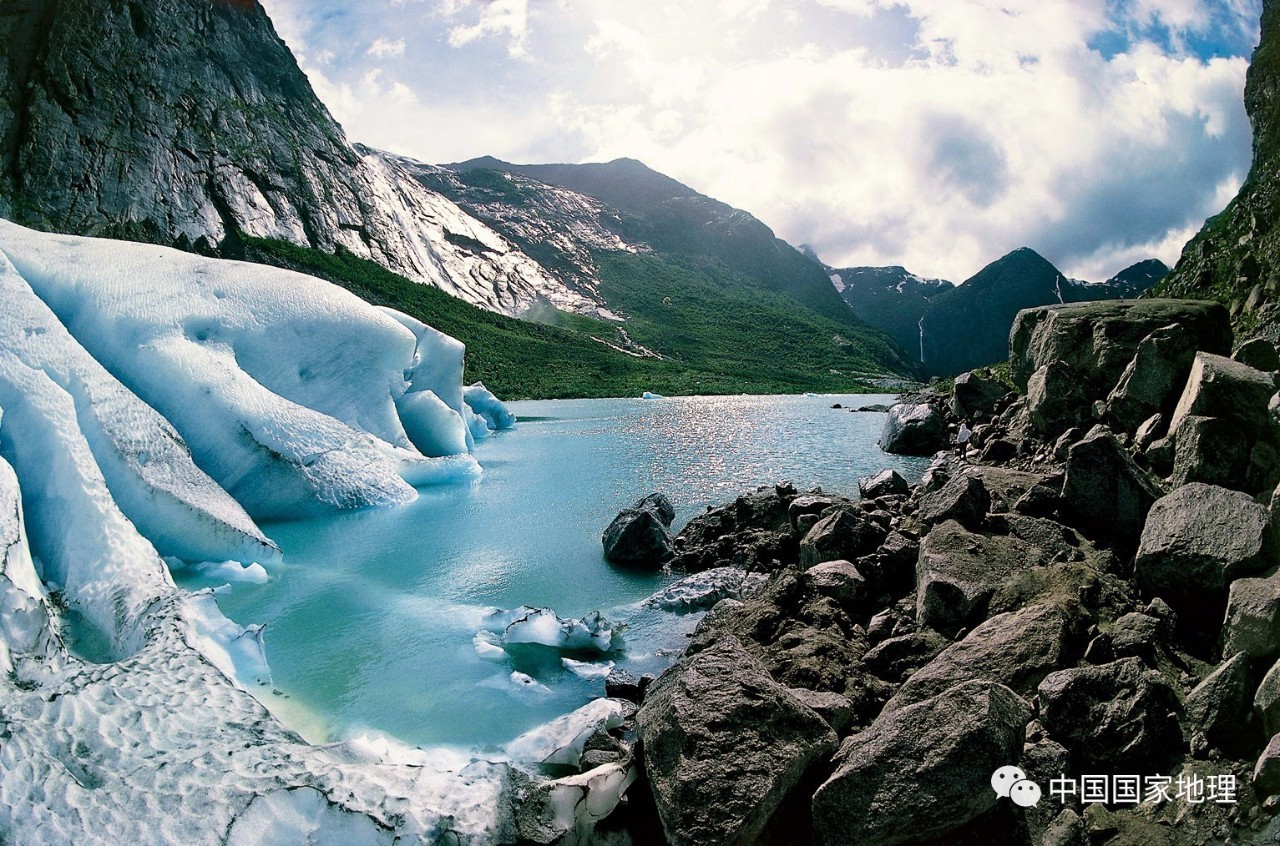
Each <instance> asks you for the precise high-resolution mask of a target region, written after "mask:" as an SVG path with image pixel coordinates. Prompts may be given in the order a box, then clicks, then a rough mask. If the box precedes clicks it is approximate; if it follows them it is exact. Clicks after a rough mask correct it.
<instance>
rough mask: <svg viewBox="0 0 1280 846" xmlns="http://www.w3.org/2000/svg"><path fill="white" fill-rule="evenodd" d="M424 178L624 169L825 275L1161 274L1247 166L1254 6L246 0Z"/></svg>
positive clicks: (324, 90) (380, 142) (350, 127)
mask: <svg viewBox="0 0 1280 846" xmlns="http://www.w3.org/2000/svg"><path fill="white" fill-rule="evenodd" d="M264 5H265V6H266V8H267V11H268V12H269V13H270V14H271V16H272V18H273V20H274V21H275V23H276V27H277V30H278V31H279V32H280V33H281V35H282V37H284V39H285V40H286V42H288V44H289V45H290V47H292V48H293V50H294V52H295V54H297V55H298V57H299V62H300V64H301V65H302V67H303V69H304V70H305V71H306V72H307V74H308V76H309V77H310V78H311V81H312V84H313V85H314V86H315V88H316V90H317V93H318V94H319V95H320V97H321V99H323V100H324V101H325V103H326V105H327V106H328V107H329V109H330V110H331V111H332V112H333V113H334V115H335V116H336V117H337V118H338V119H339V120H340V121H341V122H342V124H343V125H344V126H345V127H346V130H347V134H348V136H349V137H350V138H351V139H352V140H354V141H360V142H363V143H366V144H369V145H371V146H375V147H381V148H383V149H388V150H392V151H394V152H397V153H402V154H406V155H410V156H414V157H416V158H419V159H422V160H424V161H429V162H449V161H458V160H462V159H467V158H472V157H475V156H480V155H486V154H487V155H494V156H497V157H499V158H503V159H507V160H510V161H517V162H548V161H569V162H580V161H606V160H609V159H613V158H617V157H620V156H630V157H633V158H638V159H640V160H641V161H644V162H645V163H646V164H648V165H650V166H651V167H653V168H655V169H657V170H660V171H662V172H664V173H667V174H669V175H671V176H673V177H675V178H677V179H679V180H681V181H683V182H685V183H687V184H689V185H691V186H693V187H694V188H696V189H698V190H700V191H703V192H704V193H707V194H709V195H711V196H714V197H717V198H719V199H722V200H724V201H726V202H729V203H731V204H733V205H736V206H739V207H741V208H745V209H747V210H749V211H751V212H752V213H754V214H755V215H756V216H757V217H759V218H760V219H762V220H763V221H765V222H766V223H767V224H769V225H770V226H772V227H773V228H774V230H775V231H776V232H777V233H778V234H779V235H780V236H781V237H783V238H785V239H787V240H788V241H791V242H792V243H796V244H799V243H804V242H807V243H811V244H812V245H814V247H815V248H816V249H817V250H818V252H819V254H820V255H821V256H822V257H823V258H824V259H825V260H826V261H827V262H828V263H831V264H835V265H853V264H902V265H905V266H906V267H908V268H910V269H911V270H913V271H915V272H917V273H921V274H923V275H929V276H945V277H947V278H951V279H955V280H961V279H964V278H966V277H968V276H969V275H971V274H972V273H974V272H976V271H977V270H978V269H979V268H980V267H981V266H982V265H984V264H985V263H987V262H988V261H991V260H993V259H995V258H997V257H998V256H1000V255H1002V254H1004V253H1005V252H1008V251H1009V250H1012V249H1015V248H1017V247H1020V246H1030V247H1032V248H1034V249H1036V250H1038V251H1040V252H1041V253H1043V254H1044V255H1045V256H1046V257H1048V258H1049V259H1050V260H1052V261H1053V262H1055V263H1056V264H1058V266H1059V267H1061V268H1062V269H1063V270H1064V271H1066V272H1067V273H1069V274H1071V275H1074V276H1078V277H1082V278H1089V279H1101V278H1105V277H1106V276H1109V275H1111V274H1112V273H1115V272H1116V271H1118V270H1120V269H1121V268H1122V267H1124V266H1126V265H1127V264H1129V263H1131V262H1133V261H1138V260H1140V259H1143V258H1147V257H1149V256H1152V255H1154V256H1158V257H1160V258H1162V259H1164V260H1165V261H1167V262H1169V263H1170V264H1172V263H1173V262H1174V261H1175V260H1176V259H1177V256H1178V254H1179V252H1180V250H1181V247H1182V245H1183V244H1184V243H1185V242H1186V240H1187V239H1188V238H1189V237H1190V236H1191V235H1192V234H1193V233H1194V232H1195V231H1196V230H1197V229H1198V228H1199V227H1200V225H1201V223H1202V222H1203V221H1204V219H1205V217H1207V216H1208V215H1210V214H1213V213H1216V212H1217V211H1219V210H1221V208H1222V207H1223V206H1224V205H1225V203H1226V202H1227V201H1228V200H1229V199H1230V198H1231V196H1233V195H1234V193H1235V191H1236V189H1237V188H1238V186H1239V184H1240V182H1241V181H1242V180H1243V179H1244V176H1245V174H1246V173H1247V171H1248V166H1249V144H1250V133H1249V125H1248V121H1247V119H1246V117H1245V114H1244V108H1243V105H1242V101H1241V96H1242V91H1243V86H1244V78H1245V71H1246V69H1247V66H1248V56H1249V54H1250V53H1251V51H1252V49H1253V47H1254V45H1255V44H1256V42H1257V35H1258V16H1259V14H1260V11H1261V3H1260V0H1214V1H1213V2H1206V0H807V2H787V3H782V2H778V0H700V2H699V3H697V4H690V3H687V2H685V3H679V2H667V0H631V1H630V2H621V1H620V0H578V2H574V0H363V2H358V1H357V0H264Z"/></svg>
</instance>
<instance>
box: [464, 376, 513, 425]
mask: <svg viewBox="0 0 1280 846" xmlns="http://www.w3.org/2000/svg"><path fill="white" fill-rule="evenodd" d="M462 397H463V399H464V400H465V401H466V403H467V405H468V406H469V407H470V408H471V411H472V412H473V413H475V415H476V416H478V417H479V418H480V419H481V420H483V421H484V425H485V428H487V429H488V430H489V431H491V432H497V431H501V430H502V429H510V428H511V427H512V426H514V425H516V416H515V415H514V414H512V413H511V411H510V410H509V409H508V408H507V407H506V405H504V404H503V403H502V400H500V399H498V398H497V397H495V396H494V395H493V392H492V391H490V390H489V389H488V388H486V387H485V386H484V382H476V383H475V384H474V385H471V386H469V387H468V388H467V389H466V390H465V391H464V392H463V394H462Z"/></svg>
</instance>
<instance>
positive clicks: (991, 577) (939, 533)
mask: <svg viewBox="0 0 1280 846" xmlns="http://www.w3.org/2000/svg"><path fill="white" fill-rule="evenodd" d="M1043 563H1045V561H1044V553H1043V551H1042V550H1040V549H1039V548H1037V547H1035V546H1032V545H1031V544H1029V543H1026V542H1025V541H1022V540H1019V539H1018V538H1014V537H1002V536H991V535H978V534H974V533H973V532H970V531H968V530H966V529H965V528H964V527H963V526H961V525H960V524H959V523H957V522H955V521H954V520H948V521H947V522H945V523H942V524H940V525H938V526H935V527H934V529H933V530H932V531H930V532H929V534H928V535H926V536H925V538H924V540H923V541H922V542H921V544H920V557H919V559H918V560H917V562H916V618H917V619H918V620H919V622H920V625H922V626H928V627H929V628H932V629H935V630H937V631H939V632H942V633H943V634H945V635H947V636H948V637H950V636H954V635H955V633H956V632H958V631H959V630H960V629H963V628H968V627H970V626H973V625H975V624H977V623H980V622H982V620H983V619H985V617H986V610H987V604H988V603H989V602H990V600H991V596H992V595H993V594H994V593H995V591H996V589H997V588H999V587H1001V586H1002V585H1003V584H1004V583H1005V582H1006V581H1008V580H1009V579H1010V578H1011V577H1012V576H1013V575H1014V574H1015V573H1018V572H1021V571H1023V570H1028V569H1030V568H1032V567H1035V566H1036V565H1038V564H1043Z"/></svg>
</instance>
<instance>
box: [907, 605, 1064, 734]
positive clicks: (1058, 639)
mask: <svg viewBox="0 0 1280 846" xmlns="http://www.w3.org/2000/svg"><path fill="white" fill-rule="evenodd" d="M1077 629H1078V623H1077V621H1076V620H1075V619H1074V618H1073V617H1072V615H1071V614H1069V613H1067V612H1064V611H1063V610H1062V609H1060V608H1057V607H1055V606H1051V605H1036V606H1032V607H1029V608H1025V609H1023V610H1021V611H1015V612H1010V613H1007V614H999V615H997V616H995V617H992V618H991V619H990V620H987V621H986V622H984V623H982V624H981V625H979V626H978V627H977V628H975V629H974V630H973V631H971V632H969V634H967V635H965V638H964V640H961V641H959V642H958V643H954V644H952V645H951V646H948V647H947V648H946V649H945V650H943V651H942V652H941V653H940V654H939V655H938V656H937V657H935V658H934V659H933V660H932V661H930V662H929V663H928V664H926V665H925V666H924V667H922V668H921V669H920V670H918V671H916V672H915V673H913V674H912V675H911V677H910V678H908V679H907V681H906V683H905V684H903V685H902V687H900V688H899V689H898V692H897V693H896V694H894V696H893V698H892V699H890V700H889V701H888V703H886V704H885V706H884V708H885V710H884V712H885V713H890V712H892V711H896V710H898V709H900V708H905V707H906V706H908V705H914V704H915V703H917V702H922V701H924V700H926V699H929V698H932V697H934V696H937V695H938V694H940V693H942V692H943V691H945V690H947V689H948V688H950V687H953V686H954V685H957V684H960V683H961V682H964V681H969V680H972V679H979V680H982V681H989V682H995V683H997V684H1002V685H1004V686H1005V687H1008V688H1011V689H1013V690H1014V691H1015V692H1019V693H1022V694H1034V692H1035V689H1036V685H1038V684H1039V683H1040V682H1041V680H1042V679H1044V677H1045V676H1046V675H1048V674H1049V673H1050V672H1052V671H1054V670H1055V669H1057V668H1058V667H1061V666H1063V665H1065V664H1069V663H1071V660H1072V658H1073V657H1074V655H1075V653H1076V652H1077V650H1078V643H1077V641H1078V638H1079V634H1078V631H1077Z"/></svg>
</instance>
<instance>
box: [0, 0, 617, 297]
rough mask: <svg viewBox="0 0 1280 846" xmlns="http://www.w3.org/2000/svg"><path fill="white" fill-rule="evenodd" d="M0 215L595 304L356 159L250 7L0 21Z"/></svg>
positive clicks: (359, 155)
mask: <svg viewBox="0 0 1280 846" xmlns="http://www.w3.org/2000/svg"><path fill="white" fill-rule="evenodd" d="M0 215H3V216H5V217H8V218H11V219H13V220H15V221H17V222H21V223H25V224H28V225H32V226H36V227H39V228H44V229H50V230H54V231H60V232H70V233H77V234H88V235H103V236H112V237H120V238H126V239H131V240H142V241H153V242H158V243H165V244H172V245H175V246H179V247H183V248H186V249H192V250H197V251H200V252H204V253H215V254H224V255H226V254H229V255H236V254H237V245H236V239H237V234H238V233H239V232H245V233H248V234H251V235H256V236H260V237H269V238H278V239H282V240H285V241H289V242H292V243H294V244H299V245H304V246H311V247H317V248H319V249H322V250H326V251H332V250H333V249H334V248H335V247H343V248H346V249H347V250H349V251H351V252H352V253H354V254H356V255H358V256H362V257H366V258H371V259H373V260H375V261H377V262H378V263H380V264H382V265H384V266H386V267H388V268H389V269H391V270H394V271H396V272H398V273H401V274H403V275H405V276H407V277H409V278H412V279H415V280H417V281H422V282H427V283H430V284H433V285H436V286H438V287H440V288H443V289H444V290H446V291H448V292H449V293H452V294H455V295H457V296H459V297H462V298H463V299H466V300H468V301H470V302H472V303H475V304H478V305H481V306H484V307H486V308H489V309H491V310H494V311H500V312H504V313H507V314H518V313H520V312H521V311H523V310H524V309H526V308H528V307H529V306H530V305H531V304H532V303H533V302H535V301H537V300H539V299H546V300H549V301H550V302H552V303H553V304H555V305H557V306H560V307H564V308H569V309H573V310H579V311H590V310H591V309H592V307H593V305H594V304H593V303H592V301H591V299H590V298H589V297H585V296H583V295H582V294H579V293H577V292H576V291H573V290H571V289H570V288H568V287H566V286H565V285H564V284H562V283H561V282H560V281H559V280H558V279H556V278H555V277H554V276H553V275H552V274H550V273H548V272H547V271H545V270H544V269H543V268H541V267H540V266H539V265H538V264H537V263H536V262H534V261H532V260H531V259H529V258H528V257H527V256H525V255H524V254H522V253H521V252H520V251H519V250H518V249H517V248H516V247H515V246H514V245H513V244H511V243H510V242H509V241H507V240H506V239H504V238H502V237H501V236H499V235H498V234H497V233H495V232H494V231H493V230H492V229H490V228H489V227H486V226H484V225H483V224H481V223H480V222H478V221H477V220H475V219H474V218H472V217H470V216H469V215H467V214H465V213H464V212H462V211H461V210H460V209H459V208H458V207H457V206H456V205H455V204H454V203H452V202H450V201H448V200H447V199H445V198H444V197H441V196H440V195H439V194H436V193H434V192H432V191H429V190H427V189H425V188H424V187H423V186H422V185H421V183H419V182H418V181H417V180H415V179H414V178H413V177H412V176H411V175H410V174H408V173H407V172H406V171H405V170H404V168H403V167H402V165H401V163H400V162H398V161H397V160H395V159H394V158H391V157H387V156H383V155H381V154H379V153H377V152H376V151H371V150H360V151H357V150H356V149H354V148H353V147H352V146H351V145H349V144H348V143H347V141H346V139H345V137H344V134H343V131H342V128H341V127H340V126H339V125H338V124H337V123H336V122H335V121H334V120H333V118H332V117H331V116H330V115H329V113H328V111H326V109H325V108H324V106H323V105H322V104H321V103H320V101H319V100H318V99H317V98H316V96H315V93H314V91H312V89H311V86H310V84H309V83H308V81H307V79H306V76H305V75H304V74H303V73H302V71H301V70H300V69H299V68H298V65H297V63H296V62H295V61H294V58H293V56H292V54H291V53H290V52H289V50H288V48H287V47H286V46H285V44H284V43H283V42H282V41H281V40H280V38H279V37H278V36H277V35H276V33H275V30H274V28H273V27H272V25H271V21H270V20H269V19H268V17H267V14H266V12H265V11H264V10H263V8H262V6H261V5H260V4H259V3H257V2H256V0H235V1H234V2H233V0H212V2H210V0H127V2H126V0H107V2H95V1H94V0H66V2H58V3H48V2H38V0H9V1H8V2H5V3H3V4H0Z"/></svg>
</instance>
